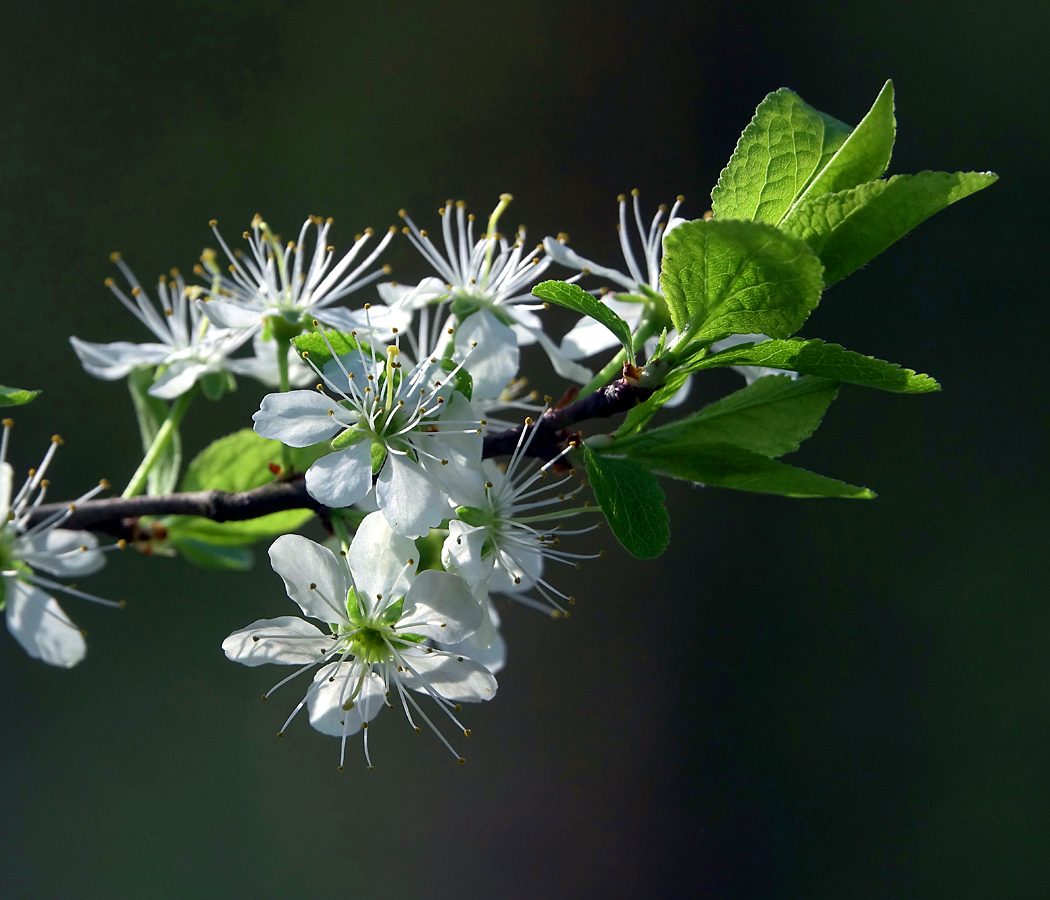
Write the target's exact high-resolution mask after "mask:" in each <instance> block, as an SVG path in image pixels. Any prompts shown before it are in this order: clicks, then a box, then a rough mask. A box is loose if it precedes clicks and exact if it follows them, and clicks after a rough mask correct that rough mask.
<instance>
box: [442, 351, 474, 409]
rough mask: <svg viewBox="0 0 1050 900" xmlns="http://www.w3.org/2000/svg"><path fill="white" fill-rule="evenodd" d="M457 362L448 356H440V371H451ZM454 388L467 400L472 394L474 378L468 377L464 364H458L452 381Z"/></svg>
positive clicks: (468, 373)
mask: <svg viewBox="0 0 1050 900" xmlns="http://www.w3.org/2000/svg"><path fill="white" fill-rule="evenodd" d="M457 365H459V364H458V363H456V362H454V361H453V360H452V359H450V358H449V357H442V359H441V371H442V372H445V373H446V374H447V373H448V372H452V371H453V370H455V368H456V366H457ZM452 386H453V388H454V389H455V390H457V391H459V392H460V393H461V394H462V395H463V396H464V397H466V398H467V399H468V400H470V399H471V397H472V396H473V394H474V379H473V378H471V377H470V372H468V371H467V369H466V367H465V366H460V368H459V371H458V372H456V378H455V380H454V381H453V383H452Z"/></svg>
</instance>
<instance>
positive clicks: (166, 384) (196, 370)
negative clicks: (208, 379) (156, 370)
mask: <svg viewBox="0 0 1050 900" xmlns="http://www.w3.org/2000/svg"><path fill="white" fill-rule="evenodd" d="M216 368H217V367H215V366H209V365H208V364H206V363H202V362H198V361H197V360H195V359H181V360H179V361H178V362H174V363H172V364H171V365H170V366H168V368H167V369H165V370H164V374H163V375H161V376H160V378H158V379H157V380H156V381H154V382H153V384H151V385H150V386H149V390H148V391H147V393H148V394H149V395H150V396H151V397H159V398H160V399H161V400H174V399H175V398H176V397H181V396H182V395H183V394H185V393H186V391H188V390H189V389H190V388H192V387H193V385H194V384H196V382H197V379H198V378H200V377H201V376H202V375H205V374H207V373H208V372H209V371H215V370H216Z"/></svg>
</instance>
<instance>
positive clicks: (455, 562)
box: [441, 519, 496, 588]
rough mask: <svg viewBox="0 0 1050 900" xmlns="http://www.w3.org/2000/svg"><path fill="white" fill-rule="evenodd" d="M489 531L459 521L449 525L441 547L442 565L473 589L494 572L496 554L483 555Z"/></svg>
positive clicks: (451, 522)
mask: <svg viewBox="0 0 1050 900" xmlns="http://www.w3.org/2000/svg"><path fill="white" fill-rule="evenodd" d="M488 536H489V530H488V529H487V528H484V527H474V526H473V525H468V524H467V523H466V522H461V521H460V520H459V519H453V520H452V521H450V522H449V523H448V537H447V538H445V542H444V544H442V546H441V565H443V566H444V567H445V568H446V569H447V570H448V571H449V572H452V573H453V574H455V575H459V576H460V577H461V578H462V579H463V580H464V581H466V582H467V584H468V585H469V586H470V587H471V588H473V587H475V586H476V585H479V584H482V583H484V582H485V581H487V580H488V578H489V575H490V574H491V572H492V564H493V562H494V561H495V558H496V556H495V554H494V553H489V555H488V556H484V557H483V556H482V555H481V549H482V547H483V546H484V544H485V541H486V540H487V539H488Z"/></svg>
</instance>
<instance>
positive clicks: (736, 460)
mask: <svg viewBox="0 0 1050 900" xmlns="http://www.w3.org/2000/svg"><path fill="white" fill-rule="evenodd" d="M616 449H617V448H616V445H615V444H614V445H613V446H612V447H611V448H610V450H613V451H615V450H616ZM631 459H632V460H634V461H635V462H636V463H640V464H641V465H644V466H645V467H646V468H648V469H651V470H652V471H654V472H656V473H658V474H660V475H667V476H669V477H671V478H678V479H681V480H683V481H691V482H694V483H696V484H707V485H711V486H713V487H724V488H733V489H735V490H738V491H753V492H757V493H761V494H781V495H783V496H785V497H842V498H846V499H863V500H870V499H872V498H873V497H874V496H875V494H874V493H873V492H872V491H870V490H868V489H867V488H863V487H856V486H854V485H852V484H846V483H845V482H843V481H837V480H836V479H834V478H826V477H824V476H823V475H816V474H814V473H813V472H808V471H806V470H805V469H796V468H795V467H794V466H789V465H787V463H782V462H779V461H777V460H775V459H770V458H769V457H767V456H763V455H762V454H761V453H753V452H752V451H750V450H745V449H744V448H743V447H735V446H733V445H732V444H700V445H694V446H692V447H691V448H690V449H689V450H688V452H684V448H682V447H679V446H675V445H673V444H671V443H663V444H656V445H653V446H649V447H646V448H644V449H643V448H639V449H637V450H634V451H632V453H631ZM611 461H612V460H610V459H608V458H603V459H602V463H603V464H607V463H609V462H611Z"/></svg>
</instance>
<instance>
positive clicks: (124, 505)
mask: <svg viewBox="0 0 1050 900" xmlns="http://www.w3.org/2000/svg"><path fill="white" fill-rule="evenodd" d="M651 394H652V390H650V389H648V388H643V387H640V386H639V385H637V384H634V383H633V382H632V381H629V380H628V379H626V378H619V379H617V380H616V381H614V382H612V383H611V384H608V385H606V386H605V387H603V388H599V389H598V390H596V391H595V392H594V393H593V394H588V395H587V396H586V397H584V398H582V399H579V400H575V401H574V402H570V403H565V404H559V405H558V406H556V407H553V408H551V409H548V410H547V411H546V412H545V413H544V414H543V415H542V416H540V418H539V420H538V421H537V422H536V423H535V428H536V433H535V435H534V436H533V437H532V440H531V442H530V444H529V448H528V451H527V455H528V456H531V457H534V458H536V459H542V460H550V459H553V458H554V457H555V456H557V455H558V453H560V452H561V451H562V450H563V449H564V448H565V445H566V444H567V443H568V441H569V440H570V439H571V438H572V436H573V435H572V434H570V433H569V431H568V429H569V428H571V427H572V426H573V425H577V424H579V423H580V422H583V421H586V420H587V419H601V418H607V417H609V416H613V415H616V414H617V413H622V412H627V411H628V410H629V409H631V407H633V406H635V405H637V404H638V403H641V402H642V401H643V400H646V399H647V398H648V397H649V396H650V395H651ZM524 427H525V426H524V425H519V426H517V427H516V428H510V429H507V430H506V431H501V432H498V433H497V434H490V435H487V436H486V437H485V440H484V445H483V450H482V456H483V457H485V458H491V457H496V456H506V455H508V454H510V453H511V452H513V450H514V448H515V447H516V446H517V443H518V440H519V438H520V436H521V430H522V428H524ZM67 508H68V504H65V503H47V504H43V505H41V506H39V507H37V508H36V509H35V510H34V511H33V513H32V514H31V515H30V518H29V523H28V527H32V526H33V525H36V524H38V523H39V522H42V521H43V520H44V519H46V518H49V517H51V516H53V515H55V514H56V513H59V512H62V511H63V510H65V509H67ZM290 509H310V510H313V511H314V512H315V513H317V514H318V515H319V516H320V517H321V518H322V519H324V520H327V518H328V507H326V506H324V505H323V504H322V503H318V502H317V501H316V500H314V498H313V497H311V496H310V495H309V494H308V493H307V492H306V480H305V478H304V477H303V476H302V475H301V474H300V475H297V476H295V477H294V478H292V479H290V480H286V481H280V480H279V481H275V482H273V483H272V484H266V485H263V486H262V487H257V488H253V489H252V490H250V491H241V492H240V493H236V494H231V493H229V492H227V491H190V492H187V493H181V494H166V495H163V496H154V497H151V496H139V497H109V498H106V499H104V500H88V501H86V502H84V503H81V504H80V505H78V506H77V507H76V508H75V509H74V510H73V512H72V513H71V514H70V515H69V516H68V517H67V518H65V519H64V520H63V521H62V527H63V528H69V529H75V530H84V531H98V532H102V533H105V534H111V535H113V536H114V537H118V538H132V537H133V536H134V535H135V533H136V525H137V521H138V519H139V517H140V516H168V515H186V516H201V517H202V518H205V519H211V520H212V521H213V522H243V521H245V520H247V519H257V518H259V517H260V516H265V515H269V514H270V513H275V512H284V511H286V510H290Z"/></svg>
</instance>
